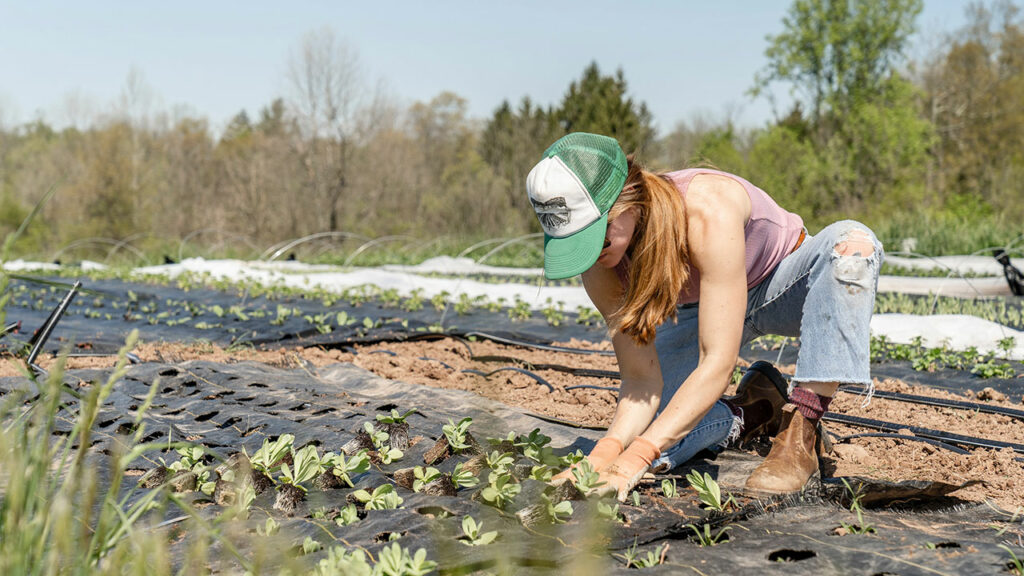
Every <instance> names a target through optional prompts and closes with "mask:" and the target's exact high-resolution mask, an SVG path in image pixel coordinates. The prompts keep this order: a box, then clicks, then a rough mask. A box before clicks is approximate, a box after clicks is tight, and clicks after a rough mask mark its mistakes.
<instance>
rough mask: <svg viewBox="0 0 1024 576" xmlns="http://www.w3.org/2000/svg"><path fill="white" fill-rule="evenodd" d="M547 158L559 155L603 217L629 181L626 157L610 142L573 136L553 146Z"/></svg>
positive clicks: (607, 139)
mask: <svg viewBox="0 0 1024 576" xmlns="http://www.w3.org/2000/svg"><path fill="white" fill-rule="evenodd" d="M548 155H557V156H558V157H559V158H561V159H562V161H563V162H565V164H566V166H568V167H569V169H570V170H572V171H573V172H575V173H576V175H577V176H579V178H580V180H581V181H582V182H583V184H584V186H586V187H587V190H588V191H589V192H590V193H591V195H592V196H593V197H594V203H596V204H597V207H598V209H599V210H600V211H601V212H602V213H604V212H607V211H608V208H610V207H611V205H612V203H613V202H614V201H615V199H616V198H617V197H618V195H619V192H620V191H621V190H622V185H623V183H625V181H626V174H625V165H626V157H625V155H624V154H623V153H622V150H621V149H620V148H619V145H618V143H617V142H616V141H615V140H613V139H611V138H607V137H601V136H596V135H593V134H570V135H568V136H566V137H564V138H562V139H561V140H559V141H558V142H557V143H556V144H555V145H554V146H552V147H551V149H549V150H548Z"/></svg>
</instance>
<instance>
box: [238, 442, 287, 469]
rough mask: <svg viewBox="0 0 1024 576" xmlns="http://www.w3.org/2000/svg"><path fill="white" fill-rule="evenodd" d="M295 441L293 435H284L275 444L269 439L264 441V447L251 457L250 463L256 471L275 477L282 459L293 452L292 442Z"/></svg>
mask: <svg viewBox="0 0 1024 576" xmlns="http://www.w3.org/2000/svg"><path fill="white" fill-rule="evenodd" d="M294 441H295V436H292V435H291V434H282V435H281V436H279V437H278V438H277V440H275V441H273V442H271V441H270V439H269V438H268V439H264V440H263V446H260V449H259V450H257V451H256V453H255V454H253V455H252V456H250V457H249V462H250V463H251V464H252V467H253V468H255V469H256V470H258V471H260V472H262V473H264V474H266V475H267V476H273V472H274V471H275V470H276V469H277V468H278V466H279V465H280V462H281V459H282V458H284V457H285V455H286V454H288V453H289V452H291V449H292V442H294ZM243 453H244V450H243ZM246 456H248V454H246Z"/></svg>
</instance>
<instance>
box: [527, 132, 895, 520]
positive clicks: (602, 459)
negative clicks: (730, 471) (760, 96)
mask: <svg viewBox="0 0 1024 576" xmlns="http://www.w3.org/2000/svg"><path fill="white" fill-rule="evenodd" d="M527 192H528V194H529V197H530V202H531V203H532V204H533V207H534V209H535V211H536V212H537V217H538V218H539V220H540V222H541V226H542V227H543V228H544V232H545V238H544V271H545V275H546V276H547V277H548V278H551V279H559V278H569V277H572V276H575V275H577V274H582V275H583V285H584V287H585V288H586V290H587V294H588V295H589V296H590V298H591V300H592V301H593V303H594V306H595V307H596V308H597V309H598V310H599V311H600V312H601V314H602V315H603V316H604V318H605V321H606V322H607V324H608V326H609V328H610V329H611V332H612V343H613V345H614V348H615V356H616V358H617V360H618V364H619V368H620V372H621V374H622V386H621V389H620V393H619V403H618V406H617V407H616V410H615V416H614V418H613V419H612V423H611V425H610V426H609V428H608V432H607V434H606V435H605V436H604V438H602V439H601V440H599V441H598V442H597V444H596V446H595V447H594V449H593V450H592V451H591V453H590V454H589V460H590V462H591V464H592V465H593V467H594V468H595V469H596V470H598V471H600V472H601V479H602V480H603V481H605V482H607V483H608V484H607V486H608V487H609V488H611V489H614V490H615V491H616V492H617V494H618V497H619V499H620V500H622V499H624V498H625V497H626V495H627V494H628V493H629V491H630V490H631V489H632V488H633V487H634V486H635V485H636V483H637V482H639V480H640V478H641V477H642V476H643V474H644V473H645V472H647V471H648V470H652V471H654V472H660V471H664V470H668V469H671V468H674V467H675V466H677V465H679V464H681V463H683V462H685V461H687V460H688V459H690V458H691V457H692V456H693V455H695V454H696V453H697V452H699V451H701V450H703V449H705V448H715V447H724V446H726V445H728V444H729V443H730V442H733V441H737V440H740V441H742V440H746V439H750V438H753V437H754V436H756V435H758V434H768V435H771V436H773V437H774V440H773V444H772V449H771V452H770V453H769V454H768V457H767V458H765V460H764V461H763V462H762V463H761V464H760V466H758V468H757V469H756V470H755V471H754V472H753V474H751V476H750V478H749V479H748V480H747V482H746V487H745V491H746V492H747V493H748V494H750V495H753V496H763V495H770V494H784V493H789V492H796V491H799V490H801V489H802V488H803V487H804V485H805V484H806V483H807V481H808V479H809V478H810V477H811V476H812V475H814V474H815V473H816V472H817V470H818V455H819V454H818V444H819V442H820V428H819V427H818V426H817V424H818V421H819V419H820V418H821V416H822V414H824V412H825V411H826V410H827V409H828V405H829V402H830V401H831V399H832V396H833V394H835V392H836V389H837V388H838V386H839V384H840V383H856V384H863V385H865V386H867V387H868V389H869V390H870V389H871V385H872V381H871V376H870V374H869V350H868V347H869V339H870V333H869V322H870V320H871V311H872V309H873V307H874V301H875V290H876V286H877V282H878V270H879V267H880V265H881V260H882V257H883V253H882V246H881V244H880V243H879V242H878V240H877V239H876V238H875V236H874V234H873V233H872V232H871V231H870V230H869V229H868V228H867V227H865V226H864V225H862V224H860V223H857V222H853V221H842V222H836V223H834V224H831V225H829V226H827V227H825V228H824V229H823V230H822V231H821V232H819V233H818V234H816V235H814V236H809V235H807V234H806V229H805V228H804V227H803V220H802V219H801V218H800V217H799V216H797V215H796V214H793V213H790V212H787V211H786V210H784V209H782V208H780V207H779V206H778V204H776V203H775V202H774V201H773V200H772V199H771V198H770V197H769V196H768V195H767V194H766V193H765V192H764V191H762V190H761V189H759V188H757V187H756V186H754V185H752V184H751V183H749V182H747V181H746V180H744V179H742V178H739V177H737V176H734V175H731V174H726V173H724V172H719V171H716V170H707V169H689V170H680V171H678V172H669V173H665V174H654V173H651V172H649V171H647V170H644V169H643V168H642V167H641V166H640V165H639V164H637V163H635V162H633V161H632V159H631V158H627V157H626V155H625V154H624V153H623V152H622V149H621V148H620V147H619V145H618V143H617V142H616V141H615V140H614V139H612V138H608V137H605V136H598V135H594V134H585V133H574V134H569V135H567V136H565V137H563V138H561V139H559V140H558V141H557V142H555V143H554V144H553V145H551V147H550V148H548V150H547V151H546V152H545V153H544V158H543V159H542V160H541V161H540V163H538V164H537V165H536V166H535V167H534V168H533V170H532V171H531V172H530V174H529V177H528V178H527ZM764 334H779V335H783V336H799V337H800V338H801V346H800V351H799V355H798V357H797V363H796V374H795V376H794V377H793V379H792V380H793V382H794V383H795V388H794V389H793V390H792V392H790V393H789V395H788V399H787V397H786V389H785V383H784V381H783V380H782V379H781V377H780V376H779V375H778V373H777V371H775V370H774V368H772V367H771V366H764V365H762V366H761V369H760V370H753V371H749V372H748V374H747V376H746V377H744V379H743V381H742V382H741V383H740V386H739V388H738V391H737V395H736V396H734V397H732V398H723V397H722V394H723V392H724V391H725V389H726V387H727V386H728V384H729V381H730V377H731V375H732V373H733V367H734V365H735V362H736V358H737V355H738V353H739V349H740V346H741V345H742V344H745V343H747V342H749V341H750V340H752V339H754V338H756V337H758V336H761V335H764ZM787 400H788V402H787ZM569 474H570V471H565V472H563V473H562V474H560V475H559V476H556V480H558V479H560V478H567V477H569Z"/></svg>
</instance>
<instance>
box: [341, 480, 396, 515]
mask: <svg viewBox="0 0 1024 576" xmlns="http://www.w3.org/2000/svg"><path fill="white" fill-rule="evenodd" d="M352 497H353V498H355V499H356V500H359V501H360V502H362V503H363V508H365V509H366V510H392V509H394V508H398V507H399V506H401V505H402V497H401V496H399V495H398V494H397V493H396V492H395V487H394V486H392V485H391V484H381V485H380V486H377V487H376V488H374V489H373V493H370V492H367V491H366V490H356V491H355V492H353V493H352Z"/></svg>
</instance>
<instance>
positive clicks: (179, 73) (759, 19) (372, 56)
mask: <svg viewBox="0 0 1024 576" xmlns="http://www.w3.org/2000/svg"><path fill="white" fill-rule="evenodd" d="M789 4H790V2H789V0H717V1H715V2H709V1H706V0H675V1H672V0H664V1H649V2H644V1H639V0H637V1H633V2H627V1H625V0H619V1H616V2H612V1H605V0H589V1H587V0H584V1H578V0H565V1H553V0H543V1H537V0H525V1H524V0H515V1H503V2H498V1H493V2H491V1H484V0H475V1H469V0H459V1H455V0H433V1H425V0H424V1H412V0H409V1H404V0H403V1H399V0H393V1H386V0H383V1H376V2H375V1H361V2H348V1H340V0H335V1H319V2H314V1H308V2H295V3H289V6H287V7H286V6H285V5H284V3H281V2H274V3H272V2H265V1H262V0H252V1H248V2H241V1H234V2H226V1H222V2H218V1H215V0H207V1H206V2H194V1H178V2H162V3H156V2H129V1H128V0H123V1H112V0H90V1H86V2H79V1H71V0H68V1H66V2H52V1H47V0H30V1H24V0H22V1H14V0H0V122H2V123H4V124H6V125H11V124H17V123H21V122H25V121H28V120H31V119H34V118H36V117H38V116H42V117H43V118H45V119H46V120H48V121H50V122H54V123H57V124H61V123H62V122H65V121H66V120H65V118H66V116H67V115H66V114H65V112H64V110H66V109H67V106H66V102H67V101H68V100H69V99H73V98H71V97H70V96H69V95H74V96H76V97H77V100H78V101H79V102H81V103H84V104H83V106H84V108H85V109H90V108H92V109H96V110H98V111H101V112H102V111H104V110H107V109H109V108H110V107H111V105H112V103H113V102H114V101H115V100H116V99H117V97H118V94H120V92H121V89H122V87H123V86H124V84H125V79H126V77H127V76H128V73H129V71H130V70H132V69H133V68H134V69H136V70H138V71H139V72H141V74H142V75H143V78H144V79H145V81H146V83H147V84H148V85H149V86H150V87H151V89H152V90H153V92H154V93H155V95H156V96H157V97H158V101H157V108H158V109H160V110H170V109H172V108H175V107H179V108H184V109H186V110H189V111H191V112H192V113H194V114H198V115H202V116H204V117H206V118H208V119H209V120H210V122H211V126H212V127H213V128H214V129H215V130H216V129H219V128H220V127H222V126H223V125H224V124H225V123H226V122H227V121H228V120H229V119H230V118H231V117H232V116H233V115H234V114H235V113H237V112H238V111H239V110H241V109H243V108H244V109H246V110H248V111H249V113H250V114H253V113H255V112H256V111H257V110H258V109H259V108H260V107H261V106H263V105H265V104H267V103H268V102H270V101H271V100H272V99H273V98H274V97H276V96H278V95H281V94H283V93H284V91H285V89H286V84H285V80H284V75H285V69H286V62H287V58H288V53H289V50H290V49H292V48H294V47H295V46H297V45H298V43H299V42H300V41H301V39H302V37H303V35H304V34H305V33H306V32H308V31H310V30H315V29H319V28H321V27H324V26H327V27H330V28H332V29H333V30H334V32H335V34H336V36H337V37H338V38H340V39H343V40H345V41H346V42H347V43H348V44H349V45H350V46H351V47H352V48H354V49H355V50H356V51H357V52H358V54H359V57H360V61H361V63H362V65H363V68H364V70H365V74H366V76H367V78H368V79H369V80H370V81H371V83H372V82H374V81H376V80H383V81H384V82H385V84H386V85H387V87H388V88H389V91H390V92H391V93H392V94H393V95H395V96H396V97H398V98H399V99H400V101H401V102H402V103H405V104H408V103H411V102H413V101H416V100H428V99H430V98H431V97H432V96H434V95H436V94H438V93H439V92H441V91H443V90H450V91H453V92H455V93H456V94H459V95H460V96H462V97H464V98H466V99H467V100H468V102H469V110H470V113H471V115H473V116H474V117H478V118H485V117H487V116H488V115H490V113H491V112H492V111H493V110H494V108H495V107H497V106H498V105H499V104H500V103H501V101H502V100H503V99H509V100H512V101H514V102H516V101H518V100H519V99H521V98H522V97H523V96H524V95H529V96H530V97H531V98H533V99H534V101H535V102H539V103H541V104H556V103H557V102H558V101H559V100H560V98H561V96H562V95H563V93H564V92H565V90H566V88H567V87H568V85H569V82H570V81H571V80H573V79H575V78H577V77H578V76H579V75H580V73H581V72H582V70H583V68H584V67H585V66H586V65H587V64H588V63H589V62H590V61H592V60H596V61H597V62H598V64H599V65H600V66H601V68H602V70H604V71H607V72H611V71H613V70H615V69H616V68H618V67H622V68H623V70H624V71H625V74H626V79H627V81H628V83H629V86H630V89H631V92H632V94H633V96H634V97H636V98H638V99H640V100H643V101H645V102H646V103H647V104H648V106H649V107H650V109H651V111H652V112H653V114H654V117H655V121H656V123H657V125H658V126H659V128H660V131H661V132H662V133H664V132H665V131H667V130H669V129H671V128H672V126H674V125H675V124H676V123H677V122H678V121H680V120H685V119H690V118H693V117H694V116H695V115H704V116H710V117H712V118H718V117H721V116H722V115H723V113H724V111H725V110H726V108H727V107H729V106H731V107H733V108H734V109H737V110H739V113H738V114H736V117H735V119H736V120H738V121H739V122H740V123H741V124H743V125H757V124H761V123H763V122H765V121H767V120H769V119H770V118H771V110H770V108H769V106H768V104H767V103H766V102H764V101H763V100H762V101H751V100H750V99H749V98H748V97H747V96H746V95H745V92H746V90H747V89H748V88H749V87H750V85H751V83H752V80H753V76H754V73H755V72H756V71H758V70H760V69H761V68H762V67H763V66H764V62H765V60H764V49H765V46H766V41H765V36H766V35H769V34H774V33H777V32H778V31H779V30H780V28H781V22H782V18H783V15H784V14H785V12H786V9H787V8H788V6H789ZM966 4H967V2H966V0H925V9H924V13H923V14H922V15H921V17H920V19H919V21H918V24H919V29H920V30H921V31H922V33H921V34H920V36H921V41H919V42H916V43H915V47H914V51H915V53H917V52H921V51H922V50H923V49H924V41H925V40H927V39H929V38H930V39H934V38H935V37H937V34H938V33H940V32H942V31H948V30H952V29H954V28H956V27H958V26H960V25H961V24H962V23H963V21H964V7H965V6H966Z"/></svg>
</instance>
